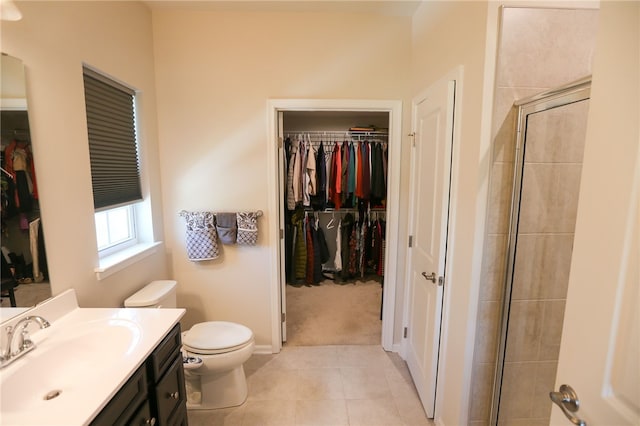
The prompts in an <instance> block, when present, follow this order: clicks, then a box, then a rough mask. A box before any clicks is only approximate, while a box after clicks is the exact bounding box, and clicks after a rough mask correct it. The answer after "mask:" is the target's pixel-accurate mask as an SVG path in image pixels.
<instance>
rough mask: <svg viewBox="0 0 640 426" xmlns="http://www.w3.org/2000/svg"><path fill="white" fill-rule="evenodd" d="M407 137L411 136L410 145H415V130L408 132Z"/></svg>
mask: <svg viewBox="0 0 640 426" xmlns="http://www.w3.org/2000/svg"><path fill="white" fill-rule="evenodd" d="M409 137H410V138H411V146H416V132H411V133H409Z"/></svg>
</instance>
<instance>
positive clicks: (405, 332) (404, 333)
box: [402, 327, 409, 339]
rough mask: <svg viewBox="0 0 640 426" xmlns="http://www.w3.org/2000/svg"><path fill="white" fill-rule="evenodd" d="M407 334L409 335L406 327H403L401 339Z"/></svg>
mask: <svg viewBox="0 0 640 426" xmlns="http://www.w3.org/2000/svg"><path fill="white" fill-rule="evenodd" d="M408 334H409V329H408V328H407V327H405V328H404V331H403V332H402V337H404V338H405V339H406V338H407V335H408Z"/></svg>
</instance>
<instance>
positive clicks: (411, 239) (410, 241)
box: [409, 235, 413, 247]
mask: <svg viewBox="0 0 640 426" xmlns="http://www.w3.org/2000/svg"><path fill="white" fill-rule="evenodd" d="M409 247H413V235H409Z"/></svg>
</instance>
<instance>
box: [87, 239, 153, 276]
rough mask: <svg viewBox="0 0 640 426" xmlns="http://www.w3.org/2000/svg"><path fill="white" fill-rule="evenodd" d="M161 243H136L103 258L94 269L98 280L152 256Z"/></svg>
mask: <svg viewBox="0 0 640 426" xmlns="http://www.w3.org/2000/svg"><path fill="white" fill-rule="evenodd" d="M161 244H162V241H157V242H155V243H142V244H136V245H135V246H132V247H129V248H127V249H125V250H122V251H119V252H117V253H114V254H112V255H110V256H105V257H103V258H101V259H100V264H99V266H98V267H97V268H95V269H94V271H95V273H96V277H98V281H100V280H103V279H105V278H107V277H108V276H110V275H112V274H115V273H116V272H118V271H121V270H123V269H124V268H126V267H127V266H130V265H133V264H134V263H136V262H139V261H141V260H142V259H144V258H145V257H147V256H151V255H152V254H154V253H155V252H156V251H158V247H160V245H161Z"/></svg>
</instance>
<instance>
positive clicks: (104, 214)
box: [95, 206, 136, 255]
mask: <svg viewBox="0 0 640 426" xmlns="http://www.w3.org/2000/svg"><path fill="white" fill-rule="evenodd" d="M95 221H96V236H97V237H98V251H99V252H100V253H101V254H104V255H108V254H110V253H112V252H113V251H114V250H113V249H114V248H115V249H116V250H117V249H122V248H125V246H126V247H129V246H130V245H132V244H134V243H135V242H136V229H135V220H134V218H133V207H132V206H122V207H116V208H115V209H109V210H105V211H101V212H97V213H96V214H95Z"/></svg>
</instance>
